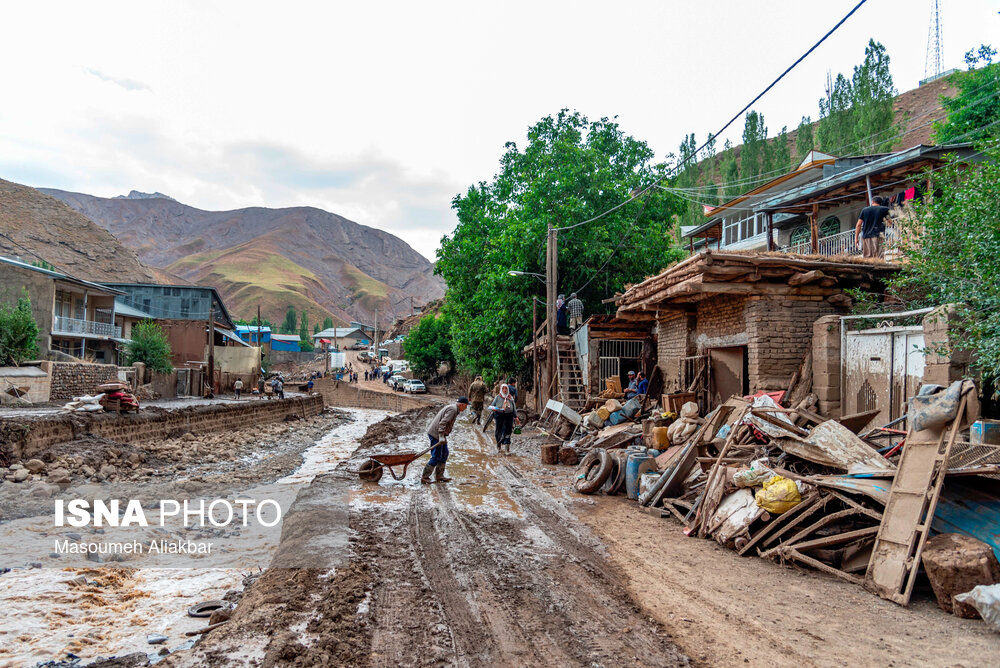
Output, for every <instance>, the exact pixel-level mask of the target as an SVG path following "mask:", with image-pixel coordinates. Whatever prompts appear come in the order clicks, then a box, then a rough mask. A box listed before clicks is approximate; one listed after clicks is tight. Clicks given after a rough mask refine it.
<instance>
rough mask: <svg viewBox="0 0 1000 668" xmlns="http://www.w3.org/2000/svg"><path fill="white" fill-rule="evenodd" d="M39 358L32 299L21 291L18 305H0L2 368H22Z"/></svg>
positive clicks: (36, 327)
mask: <svg viewBox="0 0 1000 668" xmlns="http://www.w3.org/2000/svg"><path fill="white" fill-rule="evenodd" d="M36 357H38V325H36V324H35V319H34V317H33V316H32V315H31V297H29V296H28V291H27V290H23V289H22V291H21V296H20V297H18V298H17V304H14V305H11V304H0V366H20V365H21V363H22V362H24V361H26V360H30V359H34V358H36Z"/></svg>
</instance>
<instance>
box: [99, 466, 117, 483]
mask: <svg viewBox="0 0 1000 668" xmlns="http://www.w3.org/2000/svg"><path fill="white" fill-rule="evenodd" d="M117 472H118V469H117V468H115V467H114V466H112V465H111V464H105V465H104V466H102V467H101V470H100V471H98V476H99V477H100V478H102V479H104V480H107V479H108V478H111V477H112V476H113V475H114V474H116V473H117Z"/></svg>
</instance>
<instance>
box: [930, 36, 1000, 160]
mask: <svg viewBox="0 0 1000 668" xmlns="http://www.w3.org/2000/svg"><path fill="white" fill-rule="evenodd" d="M996 53H997V52H996V51H995V50H994V49H993V48H991V47H990V46H989V45H986V44H984V45H982V46H980V47H979V49H978V51H975V50H972V51H969V52H968V53H966V54H965V62H966V64H968V66H969V71H968V72H962V73H959V74H955V75H953V76H952V78H951V81H952V83H954V85H955V86H957V87H958V94H957V95H956V96H955V97H951V98H947V97H943V98H941V104H942V106H944V109H945V111H946V112H947V114H946V116H945V118H944V120H943V121H939V122H938V123H935V124H934V139H935V140H936V141H937V142H938V143H939V144H947V143H949V142H957V141H980V140H982V139H984V138H986V137H990V136H996V134H997V125H998V124H1000V63H993V56H995V55H996Z"/></svg>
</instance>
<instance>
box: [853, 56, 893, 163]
mask: <svg viewBox="0 0 1000 668" xmlns="http://www.w3.org/2000/svg"><path fill="white" fill-rule="evenodd" d="M851 93H852V96H851V105H852V107H853V116H854V127H853V133H854V136H853V140H854V150H853V151H852V152H853V153H881V152H883V151H889V150H891V149H892V146H893V145H894V144H895V143H896V141H897V140H898V139H899V128H898V126H896V124H895V123H894V122H893V121H894V119H895V112H894V111H893V109H892V103H893V100H894V99H895V98H896V86H895V85H893V83H892V74H891V73H890V72H889V54H888V53H886V50H885V47H884V46H882V45H881V44H879V43H878V42H876V41H875V40H873V39H870V40H868V46H867V47H865V60H864V62H862V63H861V65H858V66H856V67H855V68H854V76H853V77H852V78H851Z"/></svg>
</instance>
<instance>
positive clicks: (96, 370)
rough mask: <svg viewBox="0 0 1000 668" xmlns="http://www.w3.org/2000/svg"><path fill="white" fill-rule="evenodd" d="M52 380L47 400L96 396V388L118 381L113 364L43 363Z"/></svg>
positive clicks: (116, 368)
mask: <svg viewBox="0 0 1000 668" xmlns="http://www.w3.org/2000/svg"><path fill="white" fill-rule="evenodd" d="M42 369H43V370H48V372H49V376H50V377H51V378H52V389H51V391H50V392H49V398H50V399H52V400H53V401H54V400H56V399H72V398H73V397H79V396H81V395H84V394H90V395H93V394H97V386H98V385H103V384H104V383H110V382H113V381H116V380H118V367H117V366H115V365H114V364H84V363H82V362H43V363H42Z"/></svg>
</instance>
